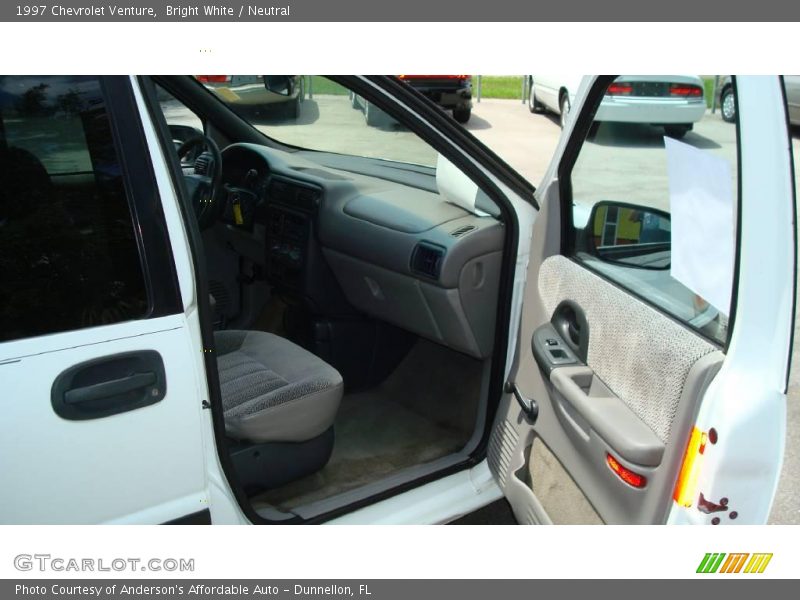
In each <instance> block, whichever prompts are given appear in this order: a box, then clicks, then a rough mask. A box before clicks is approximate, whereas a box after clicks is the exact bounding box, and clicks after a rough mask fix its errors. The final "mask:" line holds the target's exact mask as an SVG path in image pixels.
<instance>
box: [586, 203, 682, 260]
mask: <svg viewBox="0 0 800 600" xmlns="http://www.w3.org/2000/svg"><path fill="white" fill-rule="evenodd" d="M584 233H585V236H586V247H587V250H588V251H589V253H590V254H591V255H593V256H595V257H596V258H598V259H599V260H602V261H603V262H607V263H615V264H619V265H622V266H626V267H632V268H637V269H655V270H666V269H669V267H670V248H671V246H670V240H671V228H670V217H669V213H667V212H664V211H661V210H658V209H655V208H649V207H645V206H637V205H635V204H624V203H622V202H613V201H608V200H603V201H601V202H598V203H597V204H595V205H594V207H592V212H591V214H590V216H589V222H588V223H587V225H586V229H585V230H584Z"/></svg>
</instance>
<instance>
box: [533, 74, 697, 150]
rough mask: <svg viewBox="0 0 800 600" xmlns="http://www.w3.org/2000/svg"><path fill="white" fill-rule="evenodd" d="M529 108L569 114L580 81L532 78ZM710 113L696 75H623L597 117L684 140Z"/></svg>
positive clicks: (564, 116)
mask: <svg viewBox="0 0 800 600" xmlns="http://www.w3.org/2000/svg"><path fill="white" fill-rule="evenodd" d="M530 78H531V82H530V87H529V95H528V108H529V109H530V111H531V112H541V111H545V110H546V111H549V112H552V113H555V114H556V115H559V116H560V122H561V127H562V128H563V127H564V124H565V122H566V119H567V115H568V114H569V111H570V107H571V106H572V103H573V101H574V97H575V92H576V91H577V89H578V83H579V82H580V78H577V77H569V76H564V75H531V76H530ZM705 111H706V102H705V97H704V87H703V80H702V79H700V77H698V76H696V75H622V76H620V77H618V78H617V80H616V81H615V82H614V84H612V85H610V86H609V87H608V89H607V91H606V95H605V97H604V98H603V101H602V102H601V103H600V107H599V108H598V110H597V114H596V115H595V121H597V122H603V121H606V122H617V123H648V124H652V125H656V126H663V127H664V130H665V132H666V133H667V135H669V136H671V137H674V138H681V137H683V136H684V135H686V133H688V132H689V131H691V129H692V126H693V124H694V123H696V122H697V121H699V120H700V119H702V118H703V115H704V114H705Z"/></svg>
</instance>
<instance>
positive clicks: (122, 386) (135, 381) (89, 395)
mask: <svg viewBox="0 0 800 600" xmlns="http://www.w3.org/2000/svg"><path fill="white" fill-rule="evenodd" d="M155 382H156V374H155V373H153V372H152V371H151V372H149V373H136V374H134V375H128V376H127V377H120V378H119V379H112V380H110V381H103V382H102V383H95V384H93V385H87V386H83V387H77V388H73V389H71V390H67V391H66V392H64V403H65V404H80V403H82V402H94V401H95V400H102V399H104V398H110V397H113V396H119V395H120V394H127V393H128V392H133V391H136V390H140V389H142V388H146V387H149V386H151V385H153V384H154V383H155Z"/></svg>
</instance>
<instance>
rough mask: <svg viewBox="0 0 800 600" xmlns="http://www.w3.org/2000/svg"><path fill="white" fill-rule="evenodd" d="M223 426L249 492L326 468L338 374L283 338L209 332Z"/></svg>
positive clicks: (338, 398)
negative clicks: (217, 371)
mask: <svg viewBox="0 0 800 600" xmlns="http://www.w3.org/2000/svg"><path fill="white" fill-rule="evenodd" d="M214 342H215V345H216V350H217V366H218V369H219V380H220V389H221V392H222V407H223V411H224V415H225V430H226V432H227V434H228V437H229V438H230V439H231V444H230V445H231V457H232V458H233V461H234V465H235V466H236V469H237V472H238V474H239V477H240V481H241V483H242V484H243V485H244V487H245V489H246V490H248V491H249V492H251V493H252V492H255V491H258V490H263V489H269V488H274V487H278V486H280V485H283V484H284V483H287V482H289V481H292V480H294V479H299V478H300V477H304V476H306V475H310V474H311V473H314V472H316V471H318V470H319V469H321V468H322V467H324V466H325V464H326V463H327V462H328V459H329V458H330V455H331V452H332V450H333V421H334V418H335V417H336V412H337V410H338V409H339V403H340V402H341V399H342V392H343V388H344V386H343V383H342V376H341V375H340V374H339V372H338V371H337V370H336V369H334V368H333V367H331V366H330V365H329V364H327V363H326V362H325V361H323V360H322V359H320V358H318V357H317V356H315V355H313V354H311V353H310V352H308V351H306V350H304V349H303V348H301V347H300V346H297V345H296V344H293V343H292V342H290V341H289V340H287V339H284V338H282V337H279V336H276V335H273V334H271V333H265V332H262V331H236V330H230V331H228V330H226V331H217V332H215V333H214Z"/></svg>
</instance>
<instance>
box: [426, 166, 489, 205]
mask: <svg viewBox="0 0 800 600" xmlns="http://www.w3.org/2000/svg"><path fill="white" fill-rule="evenodd" d="M436 186H437V188H438V189H439V194H441V196H442V197H443V198H444V199H445V200H446V201H447V202H450V203H451V204H455V205H456V206H460V207H461V208H463V209H464V210H467V211H469V212H471V213H473V214H476V215H478V216H479V217H486V216H488V215H487V214H486V213H485V212H483V211H482V210H480V209H479V208H476V206H475V202H476V200H477V198H478V193H479V191H478V186H477V185H476V184H475V183H474V182H473V181H472V180H471V179H470V178H469V177H467V176H466V175H464V174H463V173H462V172H461V171H460V170H459V169H458V167H456V166H455V165H454V164H453V163H451V162H450V161H449V160H447V159H446V158H445V157H444V156H442V155H441V154H440V155H439V158H438V160H437V163H436Z"/></svg>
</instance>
